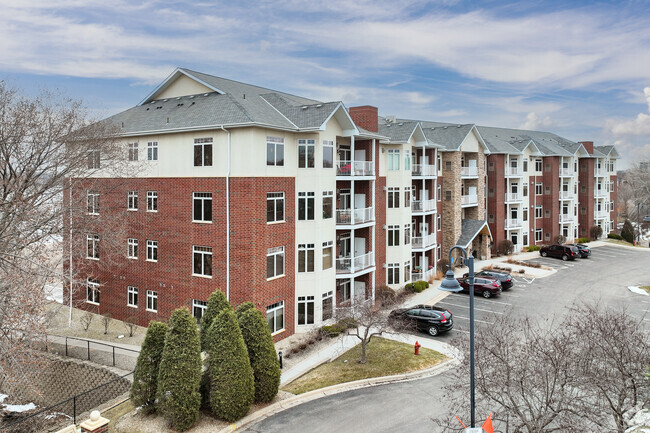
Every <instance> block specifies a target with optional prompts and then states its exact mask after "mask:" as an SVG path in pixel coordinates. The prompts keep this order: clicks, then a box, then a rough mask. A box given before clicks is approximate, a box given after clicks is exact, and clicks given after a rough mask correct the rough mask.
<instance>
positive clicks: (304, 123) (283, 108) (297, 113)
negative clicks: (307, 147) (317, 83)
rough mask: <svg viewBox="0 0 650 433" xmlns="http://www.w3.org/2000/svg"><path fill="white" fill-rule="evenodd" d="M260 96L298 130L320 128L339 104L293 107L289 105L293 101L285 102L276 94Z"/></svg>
mask: <svg viewBox="0 0 650 433" xmlns="http://www.w3.org/2000/svg"><path fill="white" fill-rule="evenodd" d="M260 96H261V97H262V98H263V99H264V100H265V101H267V102H268V103H269V104H271V105H272V106H273V107H274V108H275V109H277V110H278V111H279V112H280V113H282V114H283V115H284V116H285V117H286V118H287V119H289V120H290V121H291V123H293V124H294V125H296V126H297V127H298V128H313V127H319V126H321V125H322V124H323V123H324V122H325V121H326V120H327V118H328V117H329V116H331V115H332V112H333V111H334V110H335V109H336V107H338V106H339V104H340V103H339V102H327V103H320V102H318V103H316V104H309V105H295V104H291V103H290V102H293V101H289V100H287V98H285V97H284V96H283V95H280V94H278V93H267V94H264V95H260Z"/></svg>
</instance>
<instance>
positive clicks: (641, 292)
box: [627, 286, 650, 296]
mask: <svg viewBox="0 0 650 433" xmlns="http://www.w3.org/2000/svg"><path fill="white" fill-rule="evenodd" d="M627 288H628V289H629V290H630V292H634V293H638V294H639V295H645V296H650V295H648V292H646V291H645V290H643V289H642V288H640V287H637V286H627Z"/></svg>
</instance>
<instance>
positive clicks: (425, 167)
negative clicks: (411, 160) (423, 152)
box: [411, 164, 438, 177]
mask: <svg viewBox="0 0 650 433" xmlns="http://www.w3.org/2000/svg"><path fill="white" fill-rule="evenodd" d="M437 174H438V173H436V166H435V165H429V164H413V165H412V166H411V175H413V176H430V177H433V176H436V175H437Z"/></svg>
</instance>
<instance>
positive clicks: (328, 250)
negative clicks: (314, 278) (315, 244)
mask: <svg viewBox="0 0 650 433" xmlns="http://www.w3.org/2000/svg"><path fill="white" fill-rule="evenodd" d="M327 257H329V262H330V263H329V266H327V264H326V263H325V259H326V258H327ZM322 262H323V263H322V266H323V270H326V269H330V268H331V267H332V266H334V241H327V242H323V260H322Z"/></svg>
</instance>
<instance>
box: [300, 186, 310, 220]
mask: <svg viewBox="0 0 650 433" xmlns="http://www.w3.org/2000/svg"><path fill="white" fill-rule="evenodd" d="M298 219H299V220H300V221H307V220H313V219H314V193H313V192H299V193H298Z"/></svg>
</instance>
